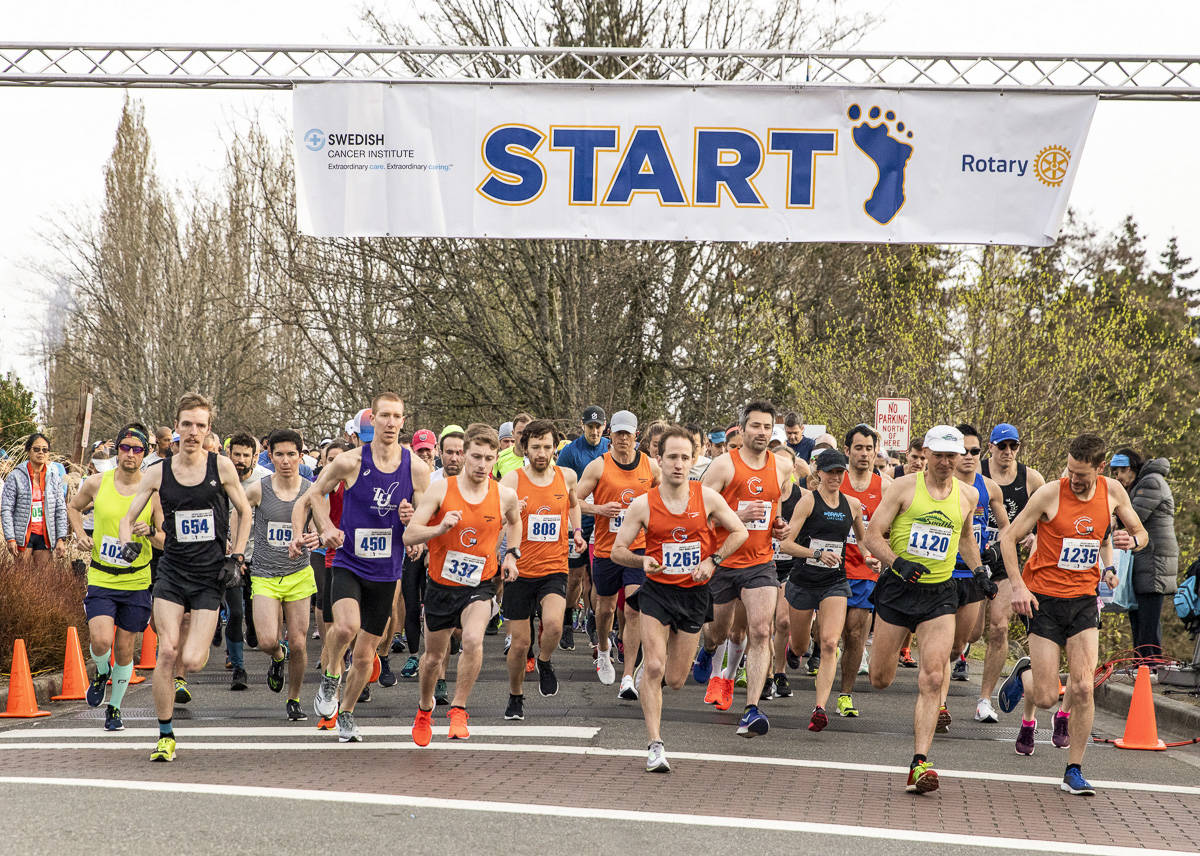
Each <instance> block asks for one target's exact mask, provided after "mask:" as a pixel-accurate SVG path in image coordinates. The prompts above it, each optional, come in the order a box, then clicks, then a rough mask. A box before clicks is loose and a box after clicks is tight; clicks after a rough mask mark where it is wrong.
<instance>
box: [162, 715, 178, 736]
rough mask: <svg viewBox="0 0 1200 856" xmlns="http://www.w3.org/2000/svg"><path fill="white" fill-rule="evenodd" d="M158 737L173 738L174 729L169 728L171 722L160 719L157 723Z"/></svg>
mask: <svg viewBox="0 0 1200 856" xmlns="http://www.w3.org/2000/svg"><path fill="white" fill-rule="evenodd" d="M158 736H159V737H174V736H175V729H174V728H172V727H171V720H169V719H160V720H159V721H158Z"/></svg>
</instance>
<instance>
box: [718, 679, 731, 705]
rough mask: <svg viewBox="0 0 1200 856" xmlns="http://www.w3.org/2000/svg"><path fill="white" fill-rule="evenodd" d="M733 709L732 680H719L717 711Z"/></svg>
mask: <svg viewBox="0 0 1200 856" xmlns="http://www.w3.org/2000/svg"><path fill="white" fill-rule="evenodd" d="M731 707H733V678H721V697H720V698H719V699H718V700H717V710H729V708H731Z"/></svg>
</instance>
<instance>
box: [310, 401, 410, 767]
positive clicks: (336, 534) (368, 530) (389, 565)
mask: <svg viewBox="0 0 1200 856" xmlns="http://www.w3.org/2000/svg"><path fill="white" fill-rule="evenodd" d="M371 414H372V426H371V434H372V437H371V440H370V441H369V442H368V443H366V444H365V445H362V446H359V447H357V448H355V449H352V450H350V451H349V452H343V453H342V454H340V455H338V456H337V458H335V459H334V461H333V463H331V464H330V465H329V466H327V467H326V468H325V469H323V470H322V471H321V476H320V478H319V479H317V483H316V485H315V487H316V490H309V491H305V493H304V494H303V495H302V496H301V497H300V498H299V499H298V500H296V503H295V505H294V506H293V507H292V544H291V547H290V548H289V551H288V555H289V556H290V557H292V558H297V557H299V556H300V555H302V553H303V551H304V542H303V540H302V538H301V537H300V536H299V534H298V533H302V532H304V530H305V525H306V522H307V520H308V515H309V512H310V510H311V513H312V515H313V519H314V520H315V521H316V523H317V526H318V529H319V530H320V534H321V541H322V543H324V544H325V546H326V547H330V546H332V547H335V548H337V553H336V554H335V555H334V557H333V573H332V575H331V578H330V598H329V599H330V603H331V604H332V614H333V625H332V626H331V627H330V628H329V631H328V632H327V633H326V634H325V640H324V642H325V645H324V650H323V651H322V654H321V659H322V661H323V662H324V663H325V670H324V672H323V674H322V677H321V686H320V687H319V688H318V690H317V695H316V698H315V699H314V700H313V710H314V711H316V713H317V715H318V716H320V717H322V718H323V719H329V718H331V717H333V716H334V714H337V728H338V740H339V741H340V742H342V743H351V742H361V741H362V734H361V733H360V732H359V730H358V725H357V723H355V721H354V705H355V704H356V703H357V702H358V699H359V696H360V694H361V693H362V691H363V688H364V687H366V685H367V680H368V679H369V678H370V676H371V670H372V668H373V667H374V665H375V649H376V648H378V647H379V642H380V640H381V639H383V638H384V634H385V633H386V631H387V626H388V621H389V619H390V618H391V614H392V601H393V599H394V597H395V593H396V583H397V582H398V581H399V580H400V576H401V574H402V572H403V568H404V550H403V549H401V546H400V536H401V535H402V534H403V533H404V527H405V525H406V523H407V522H408V521H409V520H411V519H412V514H413V502H414V501H418V502H419V501H420V498H421V495H422V493H423V492H424V491H425V490H427V489H428V487H429V468H428V467H427V466H425V462H424V461H422V460H421V459H420V458H418V457H416V456H415V455H414V454H413V453H412V452H410V451H409V450H408V449H404V448H402V447H401V446H400V444H399V442H398V438H399V435H400V429H401V428H402V427H403V426H404V401H403V400H402V399H401V398H400V396H399V395H397V394H396V393H394V392H381V393H380V394H379V395H377V396H375V400H374V401H373V402H371ZM339 485H345V492H344V495H343V499H342V518H341V522H340V524H339V526H338V527H335V526H334V525H333V522H332V521H331V520H330V517H329V501H328V499H326V496H327V495H328V494H329V493H331V492H333V491H334V490H336V489H337V487H338V486H339ZM346 534H349V536H350V537H349V539H347V538H346ZM351 643H353V644H354V650H353V654H352V661H351V663H352V664H351V667H350V671H349V673H348V674H347V675H346V686H345V688H344V690H343V692H342V694H341V700H340V703H339V699H338V683H339V681H340V679H341V676H342V675H341V672H342V664H343V657H344V655H345V652H346V650H347V649H348V648H349V647H350V645H351Z"/></svg>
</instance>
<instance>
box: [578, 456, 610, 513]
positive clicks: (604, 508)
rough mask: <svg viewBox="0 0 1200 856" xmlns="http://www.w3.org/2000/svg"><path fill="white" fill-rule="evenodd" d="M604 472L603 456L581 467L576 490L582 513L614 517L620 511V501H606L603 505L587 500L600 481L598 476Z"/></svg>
mask: <svg viewBox="0 0 1200 856" xmlns="http://www.w3.org/2000/svg"><path fill="white" fill-rule="evenodd" d="M603 474H604V458H596V460H594V461H592V462H591V463H590V464H588V465H587V466H586V467H584V468H583V475H581V476H580V477H579V485H578V487H576V489H575V490H576V491H577V492H578V494H579V498H580V502H579V508H580V510H581V511H583V513H584V514H594V515H597V516H599V517H616V516H617V515H618V514H620V513H621V503H619V502H606V503H604V504H603V505H596V504H595V503H591V502H588V501H587V497H589V496H591V495H592V493H593V491H595V490H596V485H598V484H599V483H600V476H602V475H603Z"/></svg>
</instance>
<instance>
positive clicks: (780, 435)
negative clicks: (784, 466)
mask: <svg viewBox="0 0 1200 856" xmlns="http://www.w3.org/2000/svg"><path fill="white" fill-rule="evenodd" d="M771 440H772V442H779V443H785V444H786V443H787V431H786V430H785V429H784V427H783V426H782V425H780V424H779V423H778V422H776V423H775V427H774V428H772V429H771Z"/></svg>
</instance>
